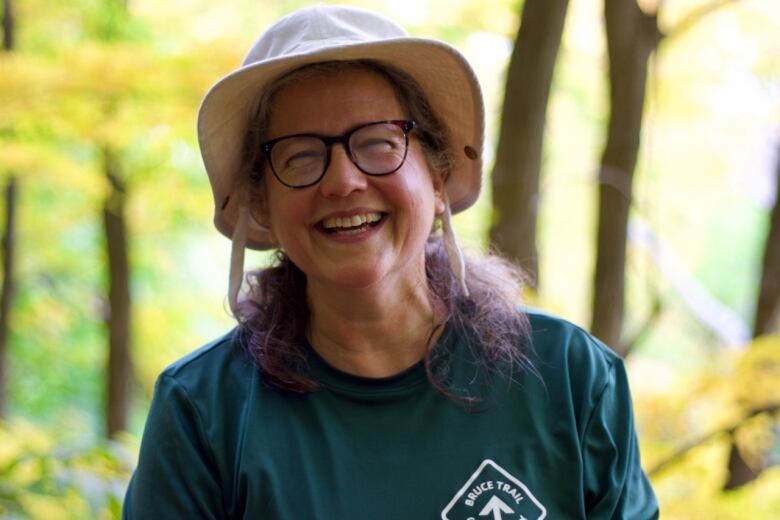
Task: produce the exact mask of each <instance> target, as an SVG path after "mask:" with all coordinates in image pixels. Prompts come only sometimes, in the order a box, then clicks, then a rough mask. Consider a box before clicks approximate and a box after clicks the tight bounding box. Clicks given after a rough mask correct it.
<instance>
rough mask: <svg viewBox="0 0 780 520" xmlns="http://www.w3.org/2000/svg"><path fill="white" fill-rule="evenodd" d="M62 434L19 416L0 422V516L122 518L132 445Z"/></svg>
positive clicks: (64, 519)
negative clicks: (64, 439)
mask: <svg viewBox="0 0 780 520" xmlns="http://www.w3.org/2000/svg"><path fill="white" fill-rule="evenodd" d="M61 439H62V435H57V434H55V433H53V432H50V431H45V430H42V429H40V428H39V427H36V426H33V425H32V424H29V423H24V422H21V421H16V422H15V423H14V424H13V425H2V424H0V518H15V519H16V518H19V519H23V518H31V519H33V518H46V519H47V520H49V519H51V520H60V519H62V520H66V519H73V520H75V519H83V518H98V519H107V518H119V516H120V509H121V503H122V498H123V497H124V490H125V488H126V485H127V481H128V479H129V477H130V472H131V471H132V466H133V463H134V458H135V457H134V448H131V447H130V444H129V443H128V442H124V443H117V442H108V441H96V440H95V439H93V438H91V437H90V436H88V435H87V436H85V435H82V436H81V438H80V439H79V440H78V441H73V440H72V441H71V442H72V444H71V445H70V446H64V445H63V443H62V441H61Z"/></svg>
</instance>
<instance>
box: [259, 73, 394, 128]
mask: <svg viewBox="0 0 780 520" xmlns="http://www.w3.org/2000/svg"><path fill="white" fill-rule="evenodd" d="M404 117H405V114H404V110H403V109H402V107H401V103H400V102H399V100H398V96H397V95H396V93H395V89H394V88H393V87H392V85H391V84H390V83H389V81H388V79H387V78H386V77H384V76H383V75H381V74H379V73H377V72H374V71H371V70H363V69H345V70H333V71H318V72H316V73H313V74H304V75H301V76H300V77H297V78H293V79H292V80H291V81H290V82H289V83H288V84H285V85H283V86H282V87H281V88H280V89H279V91H278V92H277V93H276V94H275V95H274V96H273V98H272V102H271V105H270V111H269V118H268V119H269V120H268V134H269V137H270V138H273V137H277V136H280V135H288V134H293V133H302V132H313V133H323V134H334V133H342V132H344V131H346V130H349V129H350V128H352V127H354V126H355V125H359V124H362V123H369V122H372V121H381V120H387V119H401V118H404Z"/></svg>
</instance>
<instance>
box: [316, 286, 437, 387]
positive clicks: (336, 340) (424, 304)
mask: <svg viewBox="0 0 780 520" xmlns="http://www.w3.org/2000/svg"><path fill="white" fill-rule="evenodd" d="M424 280H425V278H424V275H423V282H422V283H420V282H416V283H406V284H404V283H402V282H399V281H395V282H394V283H386V284H378V285H377V286H371V287H365V288H359V289H345V288H343V287H340V288H338V289H336V288H332V287H324V286H320V285H318V284H317V283H316V282H309V283H308V284H307V296H308V300H309V302H308V303H309V308H310V309H311V319H310V328H309V340H310V341H311V344H312V346H313V347H314V349H315V350H316V351H317V353H318V354H319V355H320V356H322V357H323V358H324V359H325V360H326V361H327V362H328V363H330V364H331V365H332V366H334V367H336V368H338V369H339V370H342V371H344V372H348V373H352V374H356V375H360V376H364V377H387V376H391V375H394V374H397V373H399V372H401V371H403V370H404V369H406V368H408V367H410V366H412V365H413V364H415V363H417V362H418V361H420V360H421V359H422V358H423V357H424V356H425V352H426V350H427V348H428V343H429V342H433V341H435V340H436V339H437V338H436V335H438V334H440V332H441V331H440V330H439V329H438V328H436V327H435V324H436V323H437V321H438V320H437V319H436V316H435V312H434V306H433V304H432V302H431V297H430V294H429V290H428V287H427V283H426V282H425V281H424ZM434 331H435V332H436V334H434Z"/></svg>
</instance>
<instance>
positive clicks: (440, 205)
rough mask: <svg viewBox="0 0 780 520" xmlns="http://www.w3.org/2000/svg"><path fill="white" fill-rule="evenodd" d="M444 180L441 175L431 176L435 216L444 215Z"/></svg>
mask: <svg viewBox="0 0 780 520" xmlns="http://www.w3.org/2000/svg"><path fill="white" fill-rule="evenodd" d="M444 179H445V176H444V175H443V174H434V175H433V178H432V180H433V197H434V199H433V208H434V213H435V214H436V215H441V214H442V213H444Z"/></svg>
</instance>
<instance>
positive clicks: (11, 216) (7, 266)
mask: <svg viewBox="0 0 780 520" xmlns="http://www.w3.org/2000/svg"><path fill="white" fill-rule="evenodd" d="M16 182H17V181H16V177H14V176H11V177H10V178H9V179H8V184H7V185H6V188H5V232H4V233H3V241H2V251H3V281H2V294H0V419H3V418H5V417H6V416H7V412H8V369H7V365H8V363H7V361H8V330H9V328H10V315H11V309H12V308H13V300H14V293H15V292H16V280H15V274H14V270H15V262H14V260H15V256H16V199H17V197H16Z"/></svg>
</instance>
